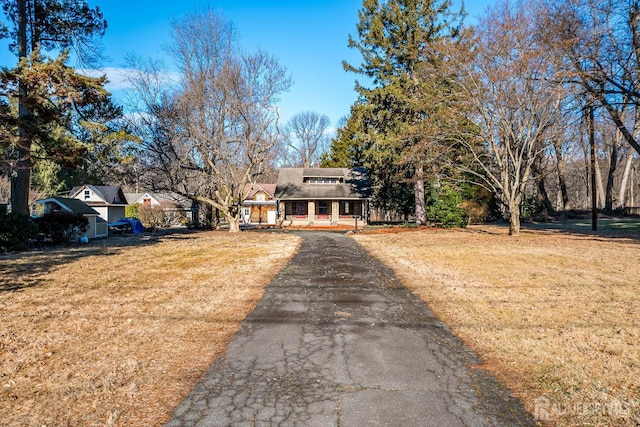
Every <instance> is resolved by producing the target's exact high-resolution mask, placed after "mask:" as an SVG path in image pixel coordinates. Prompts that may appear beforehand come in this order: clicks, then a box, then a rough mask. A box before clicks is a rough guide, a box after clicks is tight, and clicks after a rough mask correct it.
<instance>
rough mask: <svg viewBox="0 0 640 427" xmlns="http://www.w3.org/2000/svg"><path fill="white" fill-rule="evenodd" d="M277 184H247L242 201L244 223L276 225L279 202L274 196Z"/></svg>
mask: <svg viewBox="0 0 640 427" xmlns="http://www.w3.org/2000/svg"><path fill="white" fill-rule="evenodd" d="M275 191H276V184H247V186H246V188H245V191H244V193H245V198H244V200H243V201H242V205H241V206H240V208H241V212H240V214H241V218H242V222H243V223H244V224H256V225H263V224H264V225H276V218H277V203H276V201H275V199H274V198H273V195H274V193H275Z"/></svg>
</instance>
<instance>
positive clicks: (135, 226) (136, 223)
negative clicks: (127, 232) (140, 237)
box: [109, 218, 144, 234]
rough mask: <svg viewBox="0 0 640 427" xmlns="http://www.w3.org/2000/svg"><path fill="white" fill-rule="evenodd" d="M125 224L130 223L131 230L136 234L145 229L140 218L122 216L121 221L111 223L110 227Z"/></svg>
mask: <svg viewBox="0 0 640 427" xmlns="http://www.w3.org/2000/svg"><path fill="white" fill-rule="evenodd" d="M123 225H130V226H131V231H133V232H134V233H136V234H140V233H142V232H143V231H144V226H143V225H142V223H141V222H140V220H137V219H133V218H122V219H120V220H119V221H116V222H111V223H109V227H118V226H123Z"/></svg>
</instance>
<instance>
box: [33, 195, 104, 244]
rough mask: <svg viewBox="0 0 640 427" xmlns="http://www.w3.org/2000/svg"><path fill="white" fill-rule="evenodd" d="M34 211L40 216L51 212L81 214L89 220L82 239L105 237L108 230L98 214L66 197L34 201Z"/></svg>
mask: <svg viewBox="0 0 640 427" xmlns="http://www.w3.org/2000/svg"><path fill="white" fill-rule="evenodd" d="M36 211H37V212H38V213H40V214H47V213H51V212H61V211H67V212H71V213H75V214H81V215H82V216H84V217H85V218H87V219H88V220H89V227H88V228H87V231H86V232H85V233H84V235H83V236H84V237H87V238H88V239H95V238H97V237H107V235H108V234H109V230H108V227H107V221H105V220H104V219H102V218H100V215H99V214H98V212H97V211H96V210H95V209H93V208H91V207H90V206H88V205H87V204H86V203H84V202H83V201H81V200H78V199H71V198H66V197H50V198H48V199H42V200H37V201H36Z"/></svg>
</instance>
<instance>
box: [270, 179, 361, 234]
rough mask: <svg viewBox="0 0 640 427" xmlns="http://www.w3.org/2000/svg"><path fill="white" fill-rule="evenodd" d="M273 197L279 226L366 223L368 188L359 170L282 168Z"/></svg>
mask: <svg viewBox="0 0 640 427" xmlns="http://www.w3.org/2000/svg"><path fill="white" fill-rule="evenodd" d="M274 196H275V199H276V200H277V201H278V222H279V223H280V224H282V225H283V226H290V225H354V224H355V221H356V218H357V219H358V220H361V221H363V223H366V222H367V220H368V218H367V212H368V205H369V198H370V197H371V187H370V184H369V178H368V176H367V173H366V172H365V170H364V169H360V168H353V169H348V168H282V169H280V172H279V173H278V182H277V184H276V190H275V195H274Z"/></svg>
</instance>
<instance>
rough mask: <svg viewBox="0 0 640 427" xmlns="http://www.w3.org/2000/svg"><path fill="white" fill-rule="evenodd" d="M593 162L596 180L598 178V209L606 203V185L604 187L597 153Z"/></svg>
mask: <svg viewBox="0 0 640 427" xmlns="http://www.w3.org/2000/svg"><path fill="white" fill-rule="evenodd" d="M593 161H594V163H595V172H596V173H595V178H596V191H597V194H598V207H600V208H601V207H603V206H604V201H605V192H604V185H602V172H601V171H600V164H599V163H598V154H597V153H596V155H595V156H594V158H593Z"/></svg>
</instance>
